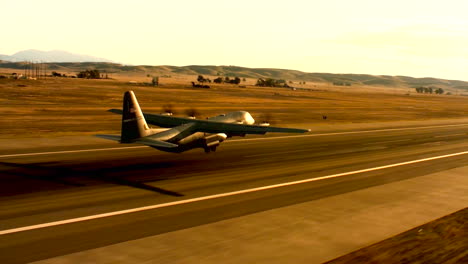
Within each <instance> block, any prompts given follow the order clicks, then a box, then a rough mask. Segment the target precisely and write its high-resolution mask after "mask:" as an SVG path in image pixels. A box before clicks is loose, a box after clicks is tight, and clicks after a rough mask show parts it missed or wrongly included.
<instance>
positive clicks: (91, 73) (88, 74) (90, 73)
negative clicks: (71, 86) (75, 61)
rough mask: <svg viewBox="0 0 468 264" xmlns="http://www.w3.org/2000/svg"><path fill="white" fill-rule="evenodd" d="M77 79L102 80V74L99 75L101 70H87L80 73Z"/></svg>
mask: <svg viewBox="0 0 468 264" xmlns="http://www.w3.org/2000/svg"><path fill="white" fill-rule="evenodd" d="M76 77H78V78H85V79H100V78H101V74H100V73H99V70H96V69H95V70H86V71H81V72H79V73H78V74H77V75H76Z"/></svg>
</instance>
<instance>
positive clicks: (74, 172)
mask: <svg viewBox="0 0 468 264" xmlns="http://www.w3.org/2000/svg"><path fill="white" fill-rule="evenodd" d="M149 165H151V167H152V168H153V169H158V168H164V167H171V166H172V165H171V164H167V163H164V162H163V163H161V164H158V163H152V164H133V165H130V166H110V167H105V168H97V169H91V170H82V168H83V167H84V168H86V165H83V164H82V165H81V166H80V169H78V168H75V166H69V165H59V164H57V163H53V162H46V163H30V164H21V163H11V162H0V168H1V169H0V194H1V195H2V196H12V195H18V194H25V193H33V192H39V191H48V190H57V189H63V188H73V187H82V186H90V185H97V184H100V183H112V184H117V185H124V186H129V187H132V188H138V189H142V190H147V191H152V192H156V193H160V194H164V195H170V196H177V197H179V196H184V195H183V194H181V193H178V192H174V191H171V190H165V189H163V188H159V187H155V186H152V185H149V184H146V183H145V182H153V181H157V180H161V178H159V177H158V176H156V177H153V178H149V179H148V177H147V175H146V177H144V178H145V180H143V181H142V180H138V178H139V177H138V176H137V177H134V176H132V177H131V178H132V179H129V177H125V176H119V175H115V174H116V172H123V171H125V172H131V171H137V170H139V169H143V168H146V169H148V166H149ZM128 174H129V175H132V173H128ZM165 178H167V177H165Z"/></svg>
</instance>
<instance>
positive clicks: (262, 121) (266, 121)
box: [258, 113, 273, 126]
mask: <svg viewBox="0 0 468 264" xmlns="http://www.w3.org/2000/svg"><path fill="white" fill-rule="evenodd" d="M258 120H259V122H258V124H259V125H261V126H269V125H271V124H272V123H273V118H272V115H271V113H264V114H263V115H261V116H260V118H259V119H258Z"/></svg>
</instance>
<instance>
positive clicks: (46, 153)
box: [0, 124, 468, 158]
mask: <svg viewBox="0 0 468 264" xmlns="http://www.w3.org/2000/svg"><path fill="white" fill-rule="evenodd" d="M467 125H468V124H455V125H443V126H424V127H405V128H388V129H375V130H360V131H348V132H333V133H322V134H306V135H298V136H281V137H265V138H249V139H238V140H230V141H226V142H224V144H226V143H230V142H245V141H259V140H275V139H284V138H298V137H320V136H335V135H346V134H360V133H373V132H386V131H399V130H414V129H424V128H437V127H454V126H467ZM137 148H148V146H131V147H118V148H98V149H79V150H65V151H51V152H36V153H21V154H7V155H0V158H12V157H25V156H39V155H53V154H67V153H79V152H93V151H108V150H122V149H137Z"/></svg>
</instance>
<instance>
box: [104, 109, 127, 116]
mask: <svg viewBox="0 0 468 264" xmlns="http://www.w3.org/2000/svg"><path fill="white" fill-rule="evenodd" d="M107 111H108V112H111V113H114V114H119V115H121V114H122V113H123V111H122V110H121V109H109V110H107Z"/></svg>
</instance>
